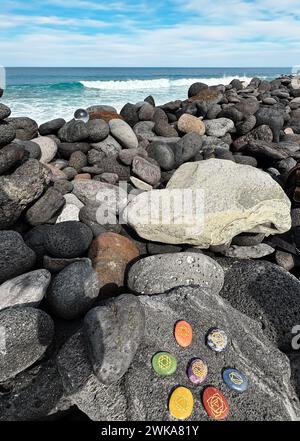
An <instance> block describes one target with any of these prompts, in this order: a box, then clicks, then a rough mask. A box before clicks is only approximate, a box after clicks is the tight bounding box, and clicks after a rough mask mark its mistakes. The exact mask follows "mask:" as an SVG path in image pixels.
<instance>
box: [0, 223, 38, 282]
mask: <svg viewBox="0 0 300 441" xmlns="http://www.w3.org/2000/svg"><path fill="white" fill-rule="evenodd" d="M0 243H1V246H0V283H2V282H5V281H6V280H9V279H11V278H13V277H16V276H19V275H20V274H23V273H26V271H30V270H31V269H32V268H33V266H34V265H35V262H36V254H35V252H34V251H33V250H32V249H31V248H30V247H29V246H27V244H26V243H25V242H24V240H23V238H22V236H21V234H19V233H17V231H6V230H5V231H0Z"/></svg>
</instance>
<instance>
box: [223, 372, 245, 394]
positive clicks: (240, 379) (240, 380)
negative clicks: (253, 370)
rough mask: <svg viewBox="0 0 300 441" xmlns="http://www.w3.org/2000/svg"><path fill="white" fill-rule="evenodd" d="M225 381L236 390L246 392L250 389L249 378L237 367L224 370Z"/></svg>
mask: <svg viewBox="0 0 300 441" xmlns="http://www.w3.org/2000/svg"><path fill="white" fill-rule="evenodd" d="M223 380H224V383H225V384H226V385H227V386H228V387H229V388H230V389H232V390H235V391H236V392H240V393H242V392H245V391H246V390H247V389H248V378H247V377H246V375H245V374H243V372H241V371H238V370H237V369H232V368H228V369H225V370H224V371H223Z"/></svg>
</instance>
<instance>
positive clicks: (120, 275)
mask: <svg viewBox="0 0 300 441" xmlns="http://www.w3.org/2000/svg"><path fill="white" fill-rule="evenodd" d="M139 254H140V252H139V250H138V248H137V247H136V245H135V244H134V242H133V241H132V240H130V239H128V238H127V237H124V236H121V235H120V234H117V233H112V232H107V233H102V234H100V235H99V236H97V237H96V239H94V241H93V242H92V245H91V246H90V250H89V258H90V259H91V261H92V263H93V267H94V268H95V270H96V271H97V274H98V278H99V280H100V284H101V288H102V289H101V292H102V293H111V292H113V291H115V290H116V288H118V287H121V286H124V276H125V271H126V267H127V265H128V264H129V263H130V262H131V261H132V260H133V259H136V258H137V257H138V256H139Z"/></svg>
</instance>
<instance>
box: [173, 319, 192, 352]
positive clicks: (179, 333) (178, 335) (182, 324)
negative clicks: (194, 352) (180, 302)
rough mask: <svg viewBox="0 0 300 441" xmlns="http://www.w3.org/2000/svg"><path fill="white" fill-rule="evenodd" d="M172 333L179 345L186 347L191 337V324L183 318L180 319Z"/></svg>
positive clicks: (190, 341)
mask: <svg viewBox="0 0 300 441" xmlns="http://www.w3.org/2000/svg"><path fill="white" fill-rule="evenodd" d="M174 335H175V339H176V341H177V343H178V344H179V346H182V347H183V348H187V347H188V346H190V344H191V343H192V339H193V330H192V327H191V325H190V324H189V323H187V322H186V321H184V320H180V321H179V322H177V323H176V325H175V331H174Z"/></svg>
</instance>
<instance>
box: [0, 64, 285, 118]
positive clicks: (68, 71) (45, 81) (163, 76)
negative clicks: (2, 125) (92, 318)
mask: <svg viewBox="0 0 300 441" xmlns="http://www.w3.org/2000/svg"><path fill="white" fill-rule="evenodd" d="M290 73H291V68H7V69H6V83H7V88H6V90H5V93H4V95H3V98H2V99H1V101H2V102H4V104H7V105H8V106H9V107H10V108H11V110H12V116H29V117H31V118H33V119H35V120H36V121H37V122H38V123H42V122H45V121H48V120H50V119H53V118H59V117H63V118H65V119H66V120H69V119H71V118H72V117H73V115H74V111H75V110H76V109H78V108H86V107H89V106H91V105H96V104H108V105H112V106H114V107H116V109H117V110H118V111H120V110H121V108H122V107H123V106H124V104H126V103H127V102H132V103H136V102H138V101H141V100H143V99H144V98H145V97H146V96H148V95H152V96H153V97H154V98H155V101H156V104H157V105H160V104H164V103H166V102H168V101H171V100H175V99H185V98H186V97H187V91H188V88H189V86H190V85H191V84H192V83H194V82H195V81H201V82H204V83H206V84H208V85H216V84H220V83H222V84H228V83H230V81H231V80H232V79H233V78H239V79H241V80H243V81H248V82H249V81H250V80H251V78H253V77H260V78H264V79H268V80H270V79H274V78H276V77H278V76H280V75H281V74H290Z"/></svg>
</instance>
